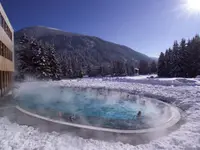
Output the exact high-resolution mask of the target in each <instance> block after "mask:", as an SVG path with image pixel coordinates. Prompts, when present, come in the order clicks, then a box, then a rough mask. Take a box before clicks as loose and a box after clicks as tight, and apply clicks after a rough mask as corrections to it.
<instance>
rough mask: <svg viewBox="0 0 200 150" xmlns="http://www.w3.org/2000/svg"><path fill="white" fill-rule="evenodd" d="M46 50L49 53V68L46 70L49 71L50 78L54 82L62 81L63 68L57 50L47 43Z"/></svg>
mask: <svg viewBox="0 0 200 150" xmlns="http://www.w3.org/2000/svg"><path fill="white" fill-rule="evenodd" d="M45 49H46V53H47V66H46V69H48V71H49V77H50V79H52V80H60V79H61V68H60V64H59V62H58V60H57V57H56V54H55V48H54V47H53V46H52V45H50V44H48V43H45Z"/></svg>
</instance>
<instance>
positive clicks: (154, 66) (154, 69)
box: [150, 61, 157, 73]
mask: <svg viewBox="0 0 200 150" xmlns="http://www.w3.org/2000/svg"><path fill="white" fill-rule="evenodd" d="M150 72H151V73H157V64H156V62H155V61H152V62H151V64H150Z"/></svg>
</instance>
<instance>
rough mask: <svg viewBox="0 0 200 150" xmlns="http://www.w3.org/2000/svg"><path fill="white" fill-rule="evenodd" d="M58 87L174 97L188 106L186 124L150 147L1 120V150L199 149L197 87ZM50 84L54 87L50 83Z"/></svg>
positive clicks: (103, 83)
mask: <svg viewBox="0 0 200 150" xmlns="http://www.w3.org/2000/svg"><path fill="white" fill-rule="evenodd" d="M57 83H59V84H60V85H68V86H82V87H88V86H93V87H110V88H120V89H129V90H134V91H138V92H141V93H142V92H146V93H151V94H154V95H161V96H165V97H172V98H175V99H176V101H178V102H177V105H179V104H181V103H185V104H188V105H190V107H189V109H188V110H187V111H186V114H187V116H188V117H187V120H188V121H187V122H186V123H185V124H184V125H182V126H181V127H180V129H178V130H176V131H174V132H173V133H171V134H170V135H168V136H165V137H162V138H160V139H157V140H154V141H152V142H150V143H149V144H144V145H138V146H132V145H129V144H122V143H120V142H114V143H112V142H104V141H98V140H93V139H89V140H86V139H82V138H80V137H77V136H75V137H74V136H71V135H70V134H69V133H66V134H62V135H59V134H58V133H40V132H39V131H38V130H36V129H33V128H32V127H27V126H19V125H17V124H13V123H10V122H9V121H8V120H7V119H6V118H0V149H11V147H12V148H13V149H24V148H27V149H34V148H36V149H39V148H41V149H49V150H51V149H66V147H67V148H68V149H83V150H90V149H93V150H99V149H103V150H108V149H109V150H118V149H119V150H123V149H124V150H125V149H127V150H128V149H145V150H146V149H148V150H150V149H152V150H154V149H176V150H177V149H194V150H195V149H200V87H189V86H185V87H183V86H181V87H171V86H170V87H166V86H160V85H156V86H155V85H154V86H153V85H148V84H139V83H119V82H108V81H101V82H99V80H80V81H69V80H65V81H60V82H57ZM50 84H53V82H52V83H50Z"/></svg>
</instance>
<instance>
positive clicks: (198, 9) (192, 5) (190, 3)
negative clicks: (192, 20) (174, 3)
mask: <svg viewBox="0 0 200 150" xmlns="http://www.w3.org/2000/svg"><path fill="white" fill-rule="evenodd" d="M185 6H186V8H187V10H188V11H189V12H194V13H200V0H187V2H186V4H185Z"/></svg>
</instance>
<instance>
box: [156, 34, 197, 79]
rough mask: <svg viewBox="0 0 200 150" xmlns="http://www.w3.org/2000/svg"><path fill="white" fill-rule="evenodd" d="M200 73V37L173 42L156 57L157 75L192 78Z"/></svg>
mask: <svg viewBox="0 0 200 150" xmlns="http://www.w3.org/2000/svg"><path fill="white" fill-rule="evenodd" d="M199 74H200V37H199V35H196V36H195V37H194V38H192V39H189V40H187V41H186V40H185V39H182V40H181V42H180V43H178V42H177V41H175V42H174V44H173V46H172V48H169V49H167V50H166V51H165V53H163V52H161V54H160V56H159V59H158V76H159V77H186V78H192V77H196V76H197V75H199Z"/></svg>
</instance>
